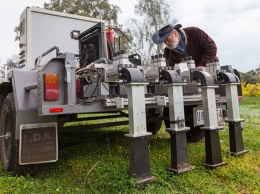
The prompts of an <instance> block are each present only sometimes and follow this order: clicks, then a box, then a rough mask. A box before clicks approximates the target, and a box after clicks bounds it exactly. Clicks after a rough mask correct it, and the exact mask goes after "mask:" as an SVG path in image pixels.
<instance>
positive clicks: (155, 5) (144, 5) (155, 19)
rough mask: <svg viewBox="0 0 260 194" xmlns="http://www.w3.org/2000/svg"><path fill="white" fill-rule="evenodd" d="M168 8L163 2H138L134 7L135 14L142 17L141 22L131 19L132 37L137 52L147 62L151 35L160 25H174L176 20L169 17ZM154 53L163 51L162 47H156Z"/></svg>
mask: <svg viewBox="0 0 260 194" xmlns="http://www.w3.org/2000/svg"><path fill="white" fill-rule="evenodd" d="M170 12H172V11H171V9H170V6H169V4H167V3H166V1H165V0H139V1H138V3H137V5H135V13H136V14H138V15H140V16H142V17H141V18H142V20H135V19H131V25H132V26H133V27H132V28H131V32H132V36H133V37H135V41H134V42H136V43H138V47H139V52H140V50H141V54H142V56H144V58H145V59H146V60H147V59H149V57H150V55H151V54H150V53H151V51H152V49H154V43H153V42H152V35H153V33H154V32H155V31H157V30H159V28H160V27H162V25H165V24H168V23H172V24H174V23H176V20H174V19H173V18H171V16H170ZM156 47H157V48H156V49H155V53H156V54H159V53H161V52H162V51H163V45H157V46H156Z"/></svg>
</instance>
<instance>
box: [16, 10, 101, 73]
mask: <svg viewBox="0 0 260 194" xmlns="http://www.w3.org/2000/svg"><path fill="white" fill-rule="evenodd" d="M99 22H101V23H105V21H104V20H99V19H94V18H89V17H83V16H78V15H72V14H66V13H60V12H55V11H50V10H45V9H40V8H35V7H27V8H26V9H25V10H24V12H23V13H22V14H21V17H20V47H21V49H20V66H23V65H25V67H24V68H25V69H26V70H31V69H34V67H35V59H36V58H37V57H38V56H40V55H41V54H42V53H44V52H45V51H47V50H48V49H50V48H51V47H53V46H58V47H59V49H60V52H61V53H63V52H69V53H78V50H79V49H78V42H77V41H75V40H73V39H71V38H70V33H71V31H72V30H79V31H80V32H83V31H85V30H86V29H88V28H90V27H92V26H94V25H95V24H97V23H99ZM54 57H56V56H55V53H54V52H53V53H50V54H48V55H47V56H46V57H44V58H43V59H42V62H41V64H43V63H45V62H47V61H49V60H50V59H52V58H54Z"/></svg>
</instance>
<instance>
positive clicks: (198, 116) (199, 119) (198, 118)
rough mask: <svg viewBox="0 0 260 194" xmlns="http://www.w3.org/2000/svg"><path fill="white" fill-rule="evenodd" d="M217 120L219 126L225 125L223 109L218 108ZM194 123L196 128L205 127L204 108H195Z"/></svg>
mask: <svg viewBox="0 0 260 194" xmlns="http://www.w3.org/2000/svg"><path fill="white" fill-rule="evenodd" d="M216 114H217V119H218V125H219V126H222V125H224V119H223V107H217V111H216ZM193 115H194V117H193V121H194V126H202V125H204V112H203V109H202V107H195V108H194V109H193Z"/></svg>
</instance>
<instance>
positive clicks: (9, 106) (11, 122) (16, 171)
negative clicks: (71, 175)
mask: <svg viewBox="0 0 260 194" xmlns="http://www.w3.org/2000/svg"><path fill="white" fill-rule="evenodd" d="M0 118H1V121H0V135H6V134H9V137H6V138H0V152H1V162H2V166H3V169H4V170H5V171H9V172H12V173H13V175H18V176H19V175H25V174H32V175H34V174H36V173H37V170H38V166H37V165H20V164H19V140H18V139H15V135H14V134H15V131H16V130H15V129H16V109H15V102H14V96H13V93H10V94H8V95H7V97H6V98H5V100H4V102H3V105H2V109H1V117H0Z"/></svg>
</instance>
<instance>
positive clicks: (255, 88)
mask: <svg viewBox="0 0 260 194" xmlns="http://www.w3.org/2000/svg"><path fill="white" fill-rule="evenodd" d="M241 85H242V94H243V96H260V83H259V82H258V83H256V84H246V83H245V82H242V84H241Z"/></svg>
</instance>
